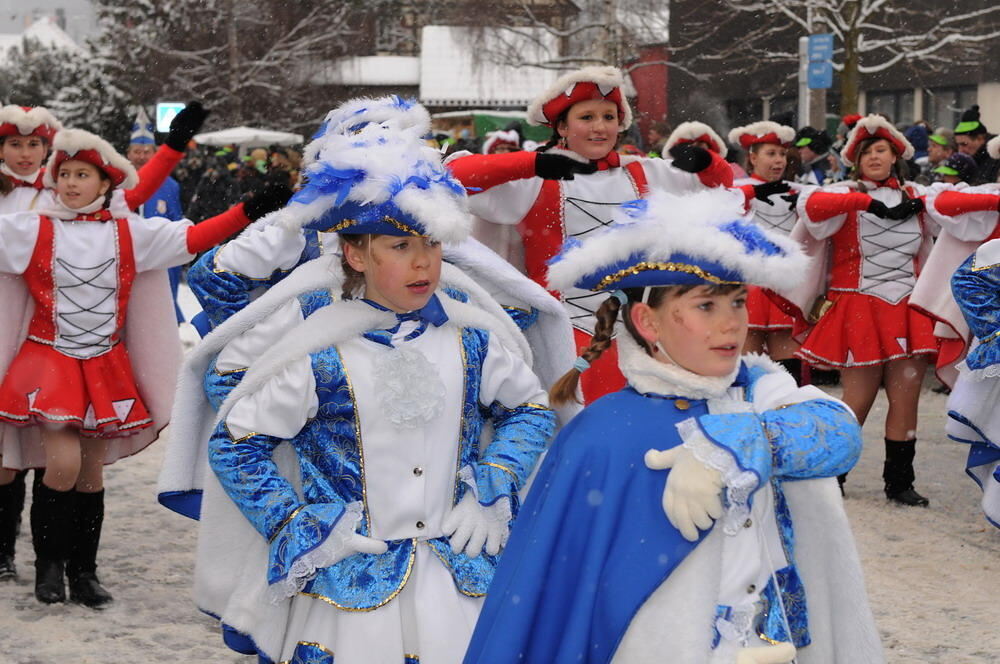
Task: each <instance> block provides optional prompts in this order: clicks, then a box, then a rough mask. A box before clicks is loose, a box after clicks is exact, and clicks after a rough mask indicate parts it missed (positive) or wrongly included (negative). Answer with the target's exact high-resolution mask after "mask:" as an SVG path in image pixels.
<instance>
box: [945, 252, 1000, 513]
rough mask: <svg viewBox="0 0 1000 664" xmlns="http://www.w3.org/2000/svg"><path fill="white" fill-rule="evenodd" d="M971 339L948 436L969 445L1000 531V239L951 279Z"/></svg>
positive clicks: (969, 465) (951, 401)
mask: <svg viewBox="0 0 1000 664" xmlns="http://www.w3.org/2000/svg"><path fill="white" fill-rule="evenodd" d="M951 289H952V293H953V294H954V296H955V302H957V303H958V306H959V308H960V309H961V310H962V313H963V314H964V315H965V320H966V322H967V323H968V324H969V329H970V330H971V332H972V335H973V341H972V344H971V347H970V348H971V349H970V350H969V354H968V355H967V356H966V358H965V361H964V362H962V363H961V364H960V365H959V376H958V380H957V381H956V382H955V387H954V389H953V390H952V392H951V396H949V397H948V422H947V424H946V425H945V431H946V432H947V434H948V437H949V438H951V439H953V440H957V441H958V442H960V443H968V444H969V446H970V447H969V457H968V460H967V461H966V464H965V472H966V473H967V474H968V475H969V477H971V478H972V479H973V480H975V482H976V484H978V485H979V488H980V489H982V490H983V501H982V506H983V513H984V514H985V515H986V519H987V521H989V522H990V523H992V524H993V525H994V526H996V527H998V528H1000V410H998V409H997V403H998V400H1000V334H997V330H1000V240H990V241H989V242H986V243H985V244H983V245H982V246H980V247H979V249H977V250H976V252H975V253H974V254H972V255H971V256H969V258H968V259H967V260H966V261H965V262H964V263H962V265H961V266H960V267H959V268H958V269H957V270H956V271H955V274H954V275H953V276H952V278H951Z"/></svg>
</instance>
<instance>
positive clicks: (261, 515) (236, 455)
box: [208, 422, 346, 584]
mask: <svg viewBox="0 0 1000 664" xmlns="http://www.w3.org/2000/svg"><path fill="white" fill-rule="evenodd" d="M280 443H281V440H279V439H278V438H275V437H273V436H266V435H260V434H251V435H249V436H247V437H245V438H241V439H239V440H234V439H233V438H232V436H231V434H230V432H229V429H228V428H227V427H226V425H225V423H224V422H222V423H220V424H219V425H218V427H216V430H215V433H214V434H213V435H212V438H211V440H210V441H209V444H208V459H209V464H210V465H211V467H212V470H213V471H214V472H215V474H216V476H218V478H219V481H220V482H221V484H222V488H223V489H224V490H225V491H226V493H227V494H228V495H229V497H230V498H231V499H232V500H233V502H235V503H236V505H237V507H239V509H240V511H241V512H242V513H243V515H244V516H245V517H246V518H247V520H249V521H250V523H251V524H252V525H253V527H254V528H255V529H256V530H257V532H259V533H260V534H261V535H262V536H263V537H264V538H265V539H267V541H268V542H269V543H270V554H269V556H268V567H267V582H268V583H269V584H274V583H279V582H281V581H283V580H285V579H286V577H288V575H289V573H290V572H291V571H292V569H293V566H294V565H295V563H296V561H298V560H300V559H301V558H303V557H304V556H306V555H307V554H308V553H310V552H311V551H313V550H314V549H316V548H317V547H318V546H320V545H321V544H323V542H325V541H326V540H327V538H328V537H329V536H330V534H331V533H332V532H333V531H334V528H335V527H336V525H337V523H338V522H339V521H340V519H341V518H342V517H343V516H344V514H345V512H346V510H345V506H344V505H343V503H341V502H328V503H318V504H308V503H303V502H302V501H301V500H300V499H299V497H298V494H297V493H296V492H295V489H294V488H293V487H292V485H291V483H290V482H289V481H288V480H287V479H285V478H284V477H283V476H282V475H281V473H280V472H279V471H278V467H277V466H276V465H275V463H274V461H273V459H272V454H273V452H274V448H275V447H277V446H278V445H279V444H280Z"/></svg>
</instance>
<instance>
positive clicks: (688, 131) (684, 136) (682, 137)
mask: <svg viewBox="0 0 1000 664" xmlns="http://www.w3.org/2000/svg"><path fill="white" fill-rule="evenodd" d="M702 136H705V137H707V138H709V139H710V140H711V142H713V143H715V147H716V148H717V149H716V150H715V151H716V152H718V153H719V156H721V157H723V158H725V156H726V155H727V154H729V148H728V147H726V142H725V141H723V140H722V137H721V136H719V135H718V134H716V133H715V130H713V129H712V128H711V127H709V126H708V125H707V124H705V123H704V122H682V123H680V124H679V125H677V128H676V129H674V130H673V131H672V132H671V133H670V136H669V137H668V138H667V142H666V143H664V145H663V152H664V153H667V152H669V151H670V148H672V147H674V146H675V145H677V144H678V143H681V142H684V143H690V142H692V141H695V140H697V139H699V138H701V137H702Z"/></svg>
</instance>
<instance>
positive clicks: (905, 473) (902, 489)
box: [882, 438, 930, 507]
mask: <svg viewBox="0 0 1000 664" xmlns="http://www.w3.org/2000/svg"><path fill="white" fill-rule="evenodd" d="M916 442H917V440H916V439H915V438H913V439H910V440H890V439H889V438H886V439H885V465H884V466H883V467H882V479H883V480H885V497H886V498H888V499H889V500H891V501H893V502H894V503H899V504H900V505H907V506H909V507H927V505H929V504H930V501H928V500H927V499H926V498H924V497H923V496H921V495H920V494H919V493H917V492H916V491H915V490H914V488H913V479H914V474H913V457H914V455H915V454H916Z"/></svg>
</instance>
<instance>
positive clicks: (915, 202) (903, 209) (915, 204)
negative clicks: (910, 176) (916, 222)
mask: <svg viewBox="0 0 1000 664" xmlns="http://www.w3.org/2000/svg"><path fill="white" fill-rule="evenodd" d="M923 211H924V199H922V198H907V199H906V200H905V201H903V202H902V203H900V204H899V205H894V206H893V207H891V208H889V210H888V214H886V218H888V219H892V220H893V221H902V220H903V219H909V218H910V217H912V216H913V215H915V214H920V213H921V212H923Z"/></svg>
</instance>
